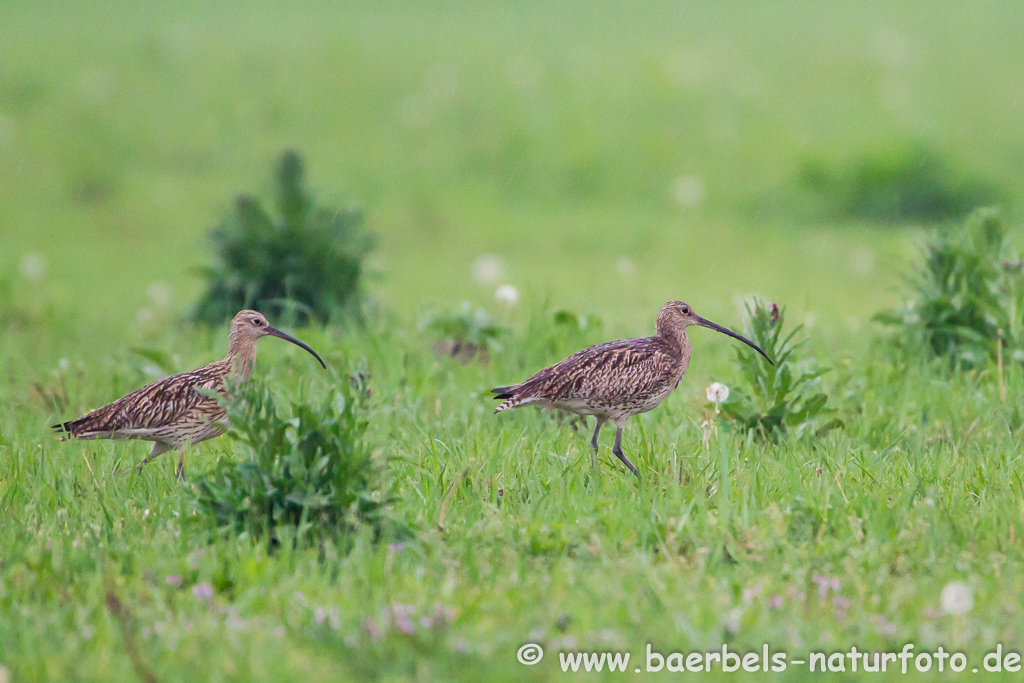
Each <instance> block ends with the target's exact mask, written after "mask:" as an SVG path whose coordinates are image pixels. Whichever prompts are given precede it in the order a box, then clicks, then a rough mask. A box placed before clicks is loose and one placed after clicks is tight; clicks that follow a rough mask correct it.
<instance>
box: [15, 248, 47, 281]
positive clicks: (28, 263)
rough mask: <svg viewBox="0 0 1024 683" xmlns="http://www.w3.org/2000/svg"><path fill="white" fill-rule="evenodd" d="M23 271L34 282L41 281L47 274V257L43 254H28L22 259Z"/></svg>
mask: <svg viewBox="0 0 1024 683" xmlns="http://www.w3.org/2000/svg"><path fill="white" fill-rule="evenodd" d="M21 273H22V275H24V276H25V277H26V278H28V279H29V280H32V281H33V282H39V281H40V280H42V279H43V276H44V275H46V259H45V258H43V255H42V254H27V255H26V256H25V258H23V259H21Z"/></svg>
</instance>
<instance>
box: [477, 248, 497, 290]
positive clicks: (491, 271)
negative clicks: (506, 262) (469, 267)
mask: <svg viewBox="0 0 1024 683" xmlns="http://www.w3.org/2000/svg"><path fill="white" fill-rule="evenodd" d="M502 270H503V267H502V263H501V257H499V256H495V255H494V254H484V255H483V256H481V257H480V258H478V259H477V260H476V261H473V279H474V280H476V281H477V282H478V283H480V284H482V285H485V284H490V283H492V282H497V281H498V280H499V279H500V278H501V273H502Z"/></svg>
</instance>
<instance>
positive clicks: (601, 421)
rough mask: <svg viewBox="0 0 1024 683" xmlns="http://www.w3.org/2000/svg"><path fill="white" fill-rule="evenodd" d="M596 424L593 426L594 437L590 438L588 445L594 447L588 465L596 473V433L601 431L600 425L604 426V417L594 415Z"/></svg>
mask: <svg viewBox="0 0 1024 683" xmlns="http://www.w3.org/2000/svg"><path fill="white" fill-rule="evenodd" d="M596 419H597V426H596V427H594V438H593V439H591V440H590V445H591V446H592V447H593V448H594V454H593V455H592V456H591V458H590V466H591V468H592V469H593V470H594V474H595V475H596V474H597V435H598V434H600V433H601V427H603V426H604V418H602V417H600V416H596Z"/></svg>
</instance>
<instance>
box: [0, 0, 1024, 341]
mask: <svg viewBox="0 0 1024 683" xmlns="http://www.w3.org/2000/svg"><path fill="white" fill-rule="evenodd" d="M0 30H2V41H0V65H2V75H0V79H2V80H0V252H2V253H0V267H6V268H8V269H11V270H16V269H21V270H25V269H27V270H28V271H30V272H33V267H34V268H35V271H34V272H36V274H38V270H39V265H40V261H39V259H35V260H33V258H34V257H33V255H38V256H42V262H41V263H42V265H43V266H44V269H45V284H46V286H47V287H48V288H49V290H48V292H49V294H50V296H51V297H52V300H53V301H54V302H55V305H56V306H57V307H58V308H59V309H75V310H77V311H78V313H79V314H80V315H82V316H84V317H85V318H87V319H91V318H95V319H104V320H106V321H108V322H109V323H110V324H111V325H114V326H116V327H121V328H124V327H130V326H131V325H133V324H135V321H136V317H137V312H138V311H139V310H140V309H145V308H146V307H147V306H152V305H153V301H152V299H153V292H154V291H157V292H159V293H160V295H159V296H158V297H157V298H159V299H161V301H162V302H166V305H167V306H169V307H170V308H171V309H172V310H174V311H182V312H183V311H184V310H185V309H186V308H187V307H188V305H189V304H191V303H192V302H193V301H194V300H195V298H196V297H197V296H198V293H199V291H200V290H201V287H202V281H201V279H200V277H199V276H198V275H197V272H196V271H197V269H198V268H199V267H202V266H204V265H207V264H208V263H209V260H210V257H209V254H208V251H207V249H206V245H205V233H206V231H207V230H208V229H209V228H210V227H211V226H213V225H214V224H215V223H216V222H217V220H218V219H219V217H220V216H221V215H222V214H223V212H224V211H225V210H227V209H228V208H229V207H230V206H231V203H232V201H233V198H234V197H235V195H236V194H238V193H240V192H243V191H252V192H257V193H260V194H266V193H267V192H268V191H269V189H270V183H271V167H272V164H273V162H274V160H275V159H276V157H277V155H278V154H279V153H280V151H281V150H282V149H284V148H286V147H294V148H296V149H298V150H300V151H301V152H302V153H303V154H304V155H305V157H306V161H307V164H308V173H309V180H310V184H311V186H312V187H313V188H314V189H315V190H316V191H317V194H318V196H319V198H320V200H321V201H323V202H325V203H327V204H329V205H333V206H338V207H346V206H348V205H350V204H357V205H360V206H362V207H363V208H364V209H365V211H366V215H367V227H368V228H369V229H370V230H371V231H373V232H375V233H376V234H377V235H378V238H379V248H378V250H377V251H376V252H375V253H374V255H373V259H372V265H373V267H374V268H375V269H376V270H377V271H378V277H377V280H376V284H375V285H373V286H372V287H371V293H372V294H373V295H374V296H375V297H376V298H378V299H379V300H381V301H382V302H383V303H384V304H385V305H386V306H387V307H389V308H391V309H393V310H395V311H398V312H399V313H401V314H403V315H406V316H409V317H411V316H412V315H414V314H417V313H418V312H420V311H422V310H423V309H424V307H427V306H430V305H431V304H434V303H437V302H447V301H453V300H455V301H458V300H462V299H471V300H474V301H477V302H484V303H487V304H488V305H491V306H494V305H495V304H494V303H493V294H494V289H495V286H496V285H497V284H500V282H507V283H510V284H512V285H514V286H515V287H517V288H518V289H519V290H520V291H521V292H523V293H524V295H525V296H527V297H531V296H532V297H534V298H537V299H540V298H544V297H548V298H550V299H551V300H552V301H553V303H554V304H555V305H560V306H568V307H571V308H574V309H577V310H581V311H583V312H599V313H600V314H601V315H603V316H604V317H605V320H607V321H608V322H609V323H610V324H611V325H612V329H613V330H614V331H616V332H619V331H622V330H624V329H628V330H630V331H634V332H637V333H640V332H644V331H645V330H647V329H648V328H651V327H652V325H653V322H652V320H653V316H654V313H655V311H656V309H657V307H658V306H659V305H660V304H661V303H662V302H664V301H665V300H666V299H669V298H682V299H685V300H688V301H690V302H691V303H693V304H694V305H695V306H697V308H698V310H699V311H701V312H702V313H705V314H706V315H708V316H709V317H715V316H717V317H718V318H721V319H723V322H725V323H727V324H728V323H730V322H736V321H737V320H738V317H739V314H738V313H737V311H736V301H737V298H738V297H740V296H744V295H749V294H753V293H758V294H761V295H763V296H765V297H768V298H769V299H771V300H777V301H781V302H786V303H788V304H789V305H790V306H791V310H792V311H793V312H794V313H795V314H803V313H808V312H810V313H813V314H814V319H815V320H816V321H818V322H819V323H821V322H825V321H829V322H832V323H836V324H838V325H841V326H845V327H843V329H848V330H851V331H853V330H856V329H858V328H859V325H860V323H861V321H863V320H865V319H866V318H867V317H868V316H870V315H871V314H872V313H874V312H875V311H877V310H879V309H880V308H882V307H883V306H886V305H889V304H892V303H893V302H894V301H895V300H896V298H897V296H898V292H897V285H898V283H899V275H898V273H899V266H900V264H901V263H902V261H903V260H904V259H905V258H906V257H907V256H908V255H909V254H910V253H913V249H914V248H915V246H916V244H917V242H918V240H917V236H918V232H917V231H916V230H915V224H914V222H911V224H910V225H909V226H908V225H899V226H897V225H894V224H892V223H888V222H877V221H869V220H864V219H859V218H857V217H855V216H853V217H851V216H844V215H842V214H837V213H835V212H831V211H820V210H818V209H816V208H814V206H815V205H814V202H808V201H806V196H805V195H806V192H805V191H804V190H803V189H802V188H801V185H800V181H799V177H800V170H801V168H802V166H803V165H806V164H808V163H814V162H820V163H823V164H826V165H830V166H833V167H835V168H843V167H844V165H845V166H849V165H850V164H853V163H855V162H856V160H857V159H859V158H861V157H863V156H864V155H866V154H877V153H882V154H884V153H885V150H887V149H889V148H891V147H893V146H898V145H900V144H904V143H906V142H907V141H923V143H924V144H926V145H928V146H929V147H930V149H932V150H934V151H936V152H937V153H938V154H940V155H941V156H942V157H943V158H944V159H945V160H946V161H948V163H949V168H950V169H951V170H950V174H951V177H952V178H953V181H954V182H956V181H957V179H959V178H965V179H966V178H972V177H979V178H983V179H985V181H986V182H989V183H991V184H992V186H993V187H996V188H997V189H998V190H999V192H1000V193H1001V196H1002V197H1004V198H1005V199H1006V203H1007V204H1008V205H1009V206H1010V207H1012V206H1014V205H1017V206H1020V205H1021V199H1022V195H1024V187H1022V183H1021V176H1022V173H1024V116H1022V113H1024V112H1022V107H1024V89H1022V85H1021V84H1022V80H1021V76H1022V74H1024V7H1022V6H1021V5H1020V3H1016V2H975V3H957V2H928V3H922V2H917V3H889V2H867V3H818V2H810V1H807V2H801V1H789V2H784V3H733V2H729V3H696V2H694V3H690V2H644V3H628V2H592V3H550V2H520V3H504V2H471V3H470V2H436V3H424V2H375V3H351V2H341V3H334V2H313V1H298V2H294V1H293V2H244V3H243V2H219V3H207V2H171V3H128V2H110V1H107V0H104V1H103V2H76V3H74V4H73V5H69V4H68V3H63V2H50V1H43V2H20V3H8V4H7V5H6V6H5V7H4V10H3V13H2V14H0ZM484 254H494V255H497V256H498V257H499V258H500V259H501V262H502V263H503V265H504V274H503V277H502V278H501V281H500V282H496V283H489V284H479V283H477V282H475V281H474V279H473V276H472V264H473V263H474V261H476V260H477V259H478V258H479V257H480V256H481V255H484ZM26 257H33V258H29V259H28V261H27V263H28V265H27V266H26ZM154 283H156V284H157V285H158V286H157V288H156V289H155V290H154V288H153V286H152V285H154ZM163 285H166V286H163ZM147 292H148V293H147Z"/></svg>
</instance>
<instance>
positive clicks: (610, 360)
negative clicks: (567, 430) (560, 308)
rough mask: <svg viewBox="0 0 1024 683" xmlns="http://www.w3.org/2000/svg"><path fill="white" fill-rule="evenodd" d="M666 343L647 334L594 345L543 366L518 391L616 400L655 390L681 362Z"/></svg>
mask: <svg viewBox="0 0 1024 683" xmlns="http://www.w3.org/2000/svg"><path fill="white" fill-rule="evenodd" d="M663 344H664V342H662V340H660V339H658V338H657V337H645V338H642V339H622V340H620V341H613V342H607V343H605V344H598V345H597V346H591V347H590V348H587V349H583V350H582V351H579V352H577V353H574V354H573V355H571V356H569V357H568V358H566V359H565V360H563V361H561V362H559V363H556V364H555V365H552V366H551V367H549V368H545V369H543V370H541V371H540V372H538V373H537V374H536V375H534V376H533V377H531V378H530V379H528V380H526V381H525V382H523V383H522V384H520V385H519V386H518V387H516V391H515V395H516V396H523V397H526V396H543V397H544V398H547V399H549V400H552V401H559V400H568V399H594V398H599V399H602V400H605V401H616V400H621V399H626V398H634V397H637V396H643V395H645V394H646V393H648V392H651V393H653V392H655V391H657V390H658V389H659V388H660V387H662V386H664V383H665V377H666V376H667V375H669V374H670V373H671V371H672V368H673V367H674V365H675V363H676V362H677V361H676V360H675V359H674V358H673V357H672V355H670V354H669V353H668V352H667V350H666V349H664V348H663Z"/></svg>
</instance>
